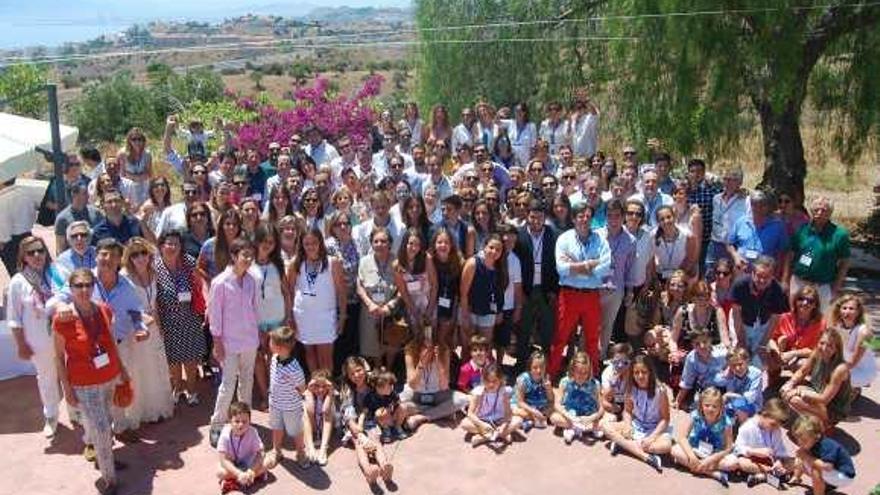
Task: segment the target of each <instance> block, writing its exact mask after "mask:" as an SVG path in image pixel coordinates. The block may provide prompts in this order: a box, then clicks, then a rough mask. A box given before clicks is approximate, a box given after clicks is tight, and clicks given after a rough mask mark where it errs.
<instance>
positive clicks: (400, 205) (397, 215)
mask: <svg viewBox="0 0 880 495" xmlns="http://www.w3.org/2000/svg"><path fill="white" fill-rule="evenodd" d="M390 161H391V162H400V163H401V165H402V164H403V162H402V160H401V159H400V158H399V157H392V159H391V160H390ZM386 179H388V180H390V178H389V177H386ZM392 184H394V191H393V192H394V198H395V199H396V200H397V202H396V203H394V205H393V206H391V210H389V212H388V213H389V214H390V215H391V219H392V220H393V221H394V222H396V223H397V224H403V223H404V220H403V214H404V212H405V211H406V209H405V208H404V203H406V200H407V199H409V198H411V197H412V195H413V194H412V188H411V187H409V182H407V181H405V180H400V181H398V182H397V183H394V182H393V181H392ZM379 187H380V188H381V187H382V184H380V185H379ZM389 197H391V196H390V195H389Z"/></svg>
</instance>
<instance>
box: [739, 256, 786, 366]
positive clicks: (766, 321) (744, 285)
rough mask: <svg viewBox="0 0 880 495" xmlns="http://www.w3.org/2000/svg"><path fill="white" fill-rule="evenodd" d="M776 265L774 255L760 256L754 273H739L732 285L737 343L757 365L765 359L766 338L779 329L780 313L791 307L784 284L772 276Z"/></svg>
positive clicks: (755, 264) (760, 364) (755, 263)
mask: <svg viewBox="0 0 880 495" xmlns="http://www.w3.org/2000/svg"><path fill="white" fill-rule="evenodd" d="M775 268H776V262H775V261H774V260H773V258H770V257H769V256H759V257H758V259H756V260H755V262H754V269H753V270H752V273H751V274H750V275H749V274H747V275H742V276H740V277H739V278H738V279H737V280H736V281H735V282H734V283H733V286H732V287H731V289H730V293H731V297H732V298H733V307H732V309H731V317H732V318H733V329H734V331H735V334H736V345H738V346H740V347H744V348H746V349H747V350H748V351H749V354H751V356H752V364H754V365H755V366H757V367H758V368H761V367H762V362H764V359H766V356H767V348H766V345H767V340H769V339H770V336H771V335H773V333H774V332H775V331H776V324H777V323H778V322H779V315H781V314H782V313H785V312H786V311H788V301H787V300H786V298H785V294H784V293H783V291H782V286H781V285H780V284H779V282H777V281H776V279H774V278H773V274H774V272H775Z"/></svg>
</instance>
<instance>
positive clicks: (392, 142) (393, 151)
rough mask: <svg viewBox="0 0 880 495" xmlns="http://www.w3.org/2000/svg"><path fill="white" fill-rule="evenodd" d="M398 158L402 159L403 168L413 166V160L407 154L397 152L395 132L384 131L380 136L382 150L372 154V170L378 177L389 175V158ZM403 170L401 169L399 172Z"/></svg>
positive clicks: (390, 130) (391, 130)
mask: <svg viewBox="0 0 880 495" xmlns="http://www.w3.org/2000/svg"><path fill="white" fill-rule="evenodd" d="M393 156H400V157H402V158H403V163H404V167H403V168H410V167H412V166H413V159H412V157H411V156H409V155H407V154H403V153H400V152H398V151H397V131H395V130H394V129H393V128H392V129H389V130H387V131H385V134H383V135H382V149H381V150H380V151H378V152H377V153H375V154H373V170H374V171H375V172H376V173H377V174H379V177H385V176H388V175H391V163H390V161H391V157H393ZM402 171H403V169H401V172H402Z"/></svg>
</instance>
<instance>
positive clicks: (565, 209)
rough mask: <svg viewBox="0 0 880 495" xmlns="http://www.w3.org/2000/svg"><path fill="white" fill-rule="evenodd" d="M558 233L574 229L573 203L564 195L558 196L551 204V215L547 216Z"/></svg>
mask: <svg viewBox="0 0 880 495" xmlns="http://www.w3.org/2000/svg"><path fill="white" fill-rule="evenodd" d="M547 217H548V218H549V219H550V225H552V226H553V227H554V228H555V229H556V231H557V232H559V233H562V232H565V231H566V230H569V229H573V228H574V220H573V219H572V218H571V201H569V199H568V196H566V195H564V194H557V195H556V196H555V197H554V198H553V201H552V202H551V203H550V215H548V216H547Z"/></svg>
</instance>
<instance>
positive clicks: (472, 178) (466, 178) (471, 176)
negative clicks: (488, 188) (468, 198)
mask: <svg viewBox="0 0 880 495" xmlns="http://www.w3.org/2000/svg"><path fill="white" fill-rule="evenodd" d="M464 180H480V178H479V177H477V176H474V175H469V176H467V177H465V178H464Z"/></svg>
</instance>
